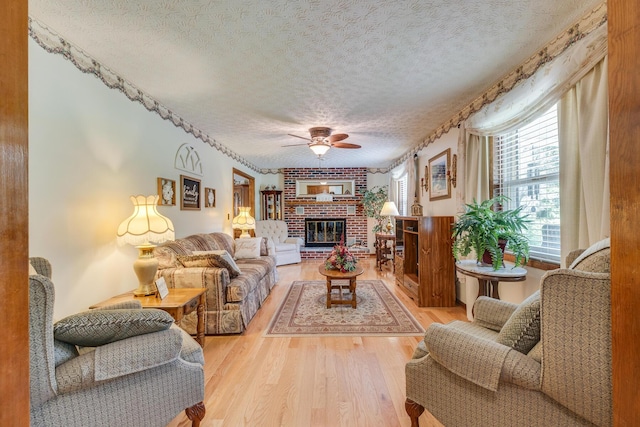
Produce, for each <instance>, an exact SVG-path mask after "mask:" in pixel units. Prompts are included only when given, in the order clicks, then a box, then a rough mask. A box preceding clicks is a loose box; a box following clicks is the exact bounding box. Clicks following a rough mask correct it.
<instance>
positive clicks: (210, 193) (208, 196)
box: [204, 187, 216, 208]
mask: <svg viewBox="0 0 640 427" xmlns="http://www.w3.org/2000/svg"><path fill="white" fill-rule="evenodd" d="M204 207H205V208H215V207H216V190H215V189H213V188H208V187H204Z"/></svg>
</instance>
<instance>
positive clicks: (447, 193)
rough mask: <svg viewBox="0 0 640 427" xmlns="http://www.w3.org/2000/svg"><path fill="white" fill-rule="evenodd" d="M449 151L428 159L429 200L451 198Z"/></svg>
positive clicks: (448, 149)
mask: <svg viewBox="0 0 640 427" xmlns="http://www.w3.org/2000/svg"><path fill="white" fill-rule="evenodd" d="M450 157H451V149H450V148H447V149H446V150H444V151H443V152H442V153H440V154H438V155H436V156H433V157H432V158H430V159H429V200H442V199H448V198H450V197H451V183H450V181H449V174H450V172H449V162H450Z"/></svg>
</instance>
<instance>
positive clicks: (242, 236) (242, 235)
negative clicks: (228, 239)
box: [238, 230, 251, 239]
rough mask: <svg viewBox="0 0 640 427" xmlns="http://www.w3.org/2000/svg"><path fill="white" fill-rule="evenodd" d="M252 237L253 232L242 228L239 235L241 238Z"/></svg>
mask: <svg viewBox="0 0 640 427" xmlns="http://www.w3.org/2000/svg"><path fill="white" fill-rule="evenodd" d="M250 237H251V234H249V232H248V231H247V230H242V233H241V234H240V236H239V237H238V238H239V239H248V238H250Z"/></svg>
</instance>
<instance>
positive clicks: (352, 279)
mask: <svg viewBox="0 0 640 427" xmlns="http://www.w3.org/2000/svg"><path fill="white" fill-rule="evenodd" d="M318 272H320V274H322V275H323V276H325V277H326V278H327V308H331V305H332V304H350V305H351V308H357V305H358V303H357V302H356V277H358V276H359V275H361V274H362V273H363V272H364V268H362V267H356V269H355V270H353V271H347V272H346V273H342V272H340V271H338V270H327V269H326V268H325V267H324V264H320V266H319V267H318ZM332 280H348V281H349V292H350V293H351V300H344V299H342V286H343V285H339V284H332V283H331V281H332ZM332 289H338V290H339V298H340V299H332V298H331V290H332Z"/></svg>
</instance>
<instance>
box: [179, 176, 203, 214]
mask: <svg viewBox="0 0 640 427" xmlns="http://www.w3.org/2000/svg"><path fill="white" fill-rule="evenodd" d="M180 209H181V210H183V211H199V210H200V180H199V179H196V178H190V177H188V176H184V175H180Z"/></svg>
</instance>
